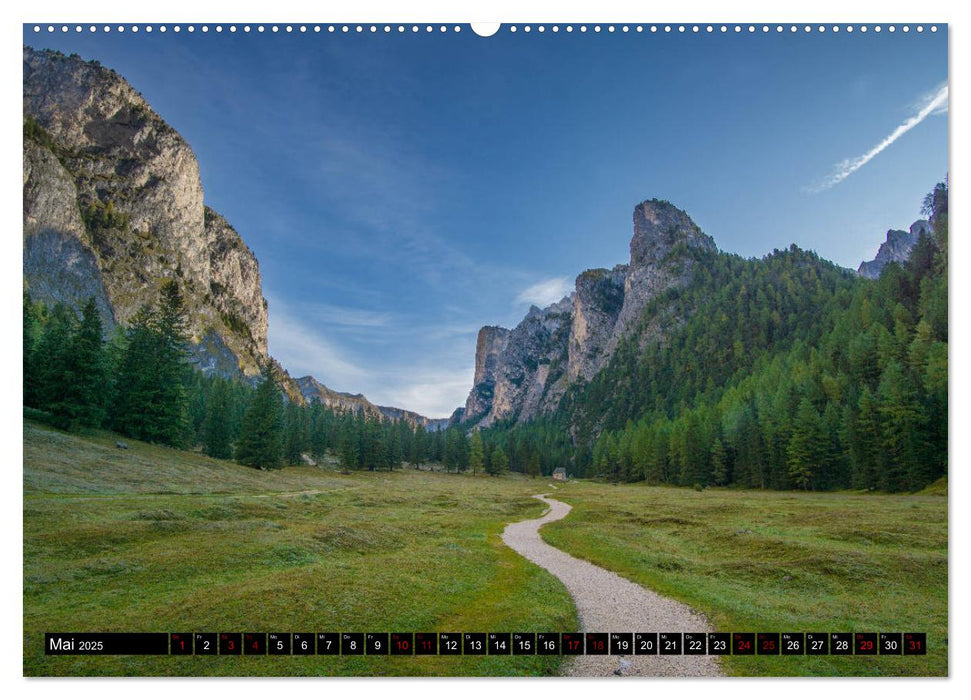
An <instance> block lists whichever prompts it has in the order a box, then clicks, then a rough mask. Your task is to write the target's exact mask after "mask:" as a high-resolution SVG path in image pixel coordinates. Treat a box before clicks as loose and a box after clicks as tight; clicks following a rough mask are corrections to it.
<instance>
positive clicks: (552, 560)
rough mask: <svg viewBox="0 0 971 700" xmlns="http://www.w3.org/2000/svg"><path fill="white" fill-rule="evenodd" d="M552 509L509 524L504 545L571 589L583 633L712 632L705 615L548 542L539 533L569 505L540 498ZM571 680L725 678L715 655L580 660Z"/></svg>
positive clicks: (568, 669)
mask: <svg viewBox="0 0 971 700" xmlns="http://www.w3.org/2000/svg"><path fill="white" fill-rule="evenodd" d="M534 498H538V499H539V500H541V501H543V503H545V504H546V505H548V506H549V507H550V509H549V511H547V512H546V513H545V514H544V515H543V516H542V517H540V518H537V519H535V520H524V521H522V522H518V523H512V524H511V525H507V526H506V529H505V530H504V531H503V533H502V541H503V542H505V543H506V544H507V545H508V546H509V547H511V548H512V549H514V550H516V551H517V552H518V553H519V554H521V555H522V556H524V557H526V558H527V559H529V560H530V561H531V562H533V563H535V564H538V565H539V566H542V567H543V568H544V569H546V570H547V571H549V572H550V573H551V574H553V575H554V576H556V577H557V578H558V579H560V581H562V582H563V585H564V586H566V588H567V590H568V591H569V592H570V595H571V596H573V601H574V603H576V606H577V614H578V616H579V618H580V627H581V631H582V632H711V631H713V630H712V628H711V626H710V625H709V624H708V621H707V620H706V619H705V617H704V616H703V615H701V614H699V613H697V612H695V611H693V610H692V609H691V608H689V607H688V606H687V605H684V604H682V603H678V602H677V601H674V600H671V599H670V598H664V597H663V596H659V595H658V594H657V593H654V592H653V591H649V590H647V589H646V588H643V587H642V586H639V585H637V584H636V583H632V582H631V581H628V580H627V579H625V578H621V577H620V576H618V575H617V574H615V573H613V572H611V571H607V570H606V569H602V568H600V567H599V566H596V565H594V564H591V563H590V562H587V561H583V560H582V559H577V558H576V557H573V556H570V555H569V554H567V553H566V552H563V551H561V550H559V549H557V548H556V547H553V546H551V545H548V544H546V542H544V541H543V539H542V538H541V537H540V536H539V529H540V527H542V526H543V525H545V524H546V523H551V522H553V521H555V520H562V519H563V518H565V517H566V516H567V513H569V512H570V510H571V507H570V506H569V505H567V504H566V503H563V502H561V501H557V500H555V499H552V498H547V497H546V494H542V495H536V496H534ZM564 675H567V676H612V675H618V676H720V675H722V672H721V668H720V667H719V666H718V663H717V662H716V661H715V657H712V656H657V655H652V656H633V655H631V656H575V657H573V658H571V659H570V660H569V661H568V662H567V663H566V665H565V666H564Z"/></svg>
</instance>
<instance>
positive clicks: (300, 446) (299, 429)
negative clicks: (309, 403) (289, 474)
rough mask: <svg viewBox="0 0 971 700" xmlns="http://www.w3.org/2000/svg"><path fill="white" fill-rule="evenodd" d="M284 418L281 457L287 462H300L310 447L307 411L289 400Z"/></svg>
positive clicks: (295, 463) (292, 463)
mask: <svg viewBox="0 0 971 700" xmlns="http://www.w3.org/2000/svg"><path fill="white" fill-rule="evenodd" d="M286 418H287V420H286V424H287V427H286V437H285V439H284V449H283V453H284V454H283V457H284V460H285V461H286V463H287V464H290V465H297V464H301V463H302V462H303V453H304V452H306V451H307V450H309V449H310V425H309V421H308V416H307V412H306V411H305V410H304V409H303V408H301V407H300V406H297V405H296V404H295V403H292V402H291V403H290V404H288V405H287V409H286Z"/></svg>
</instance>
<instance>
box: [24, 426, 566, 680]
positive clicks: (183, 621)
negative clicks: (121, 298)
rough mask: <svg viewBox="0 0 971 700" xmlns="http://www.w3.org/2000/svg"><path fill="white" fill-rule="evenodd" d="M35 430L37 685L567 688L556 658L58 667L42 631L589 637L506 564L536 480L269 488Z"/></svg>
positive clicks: (397, 476) (29, 608)
mask: <svg viewBox="0 0 971 700" xmlns="http://www.w3.org/2000/svg"><path fill="white" fill-rule="evenodd" d="M115 440H116V437H115V436H113V435H110V434H107V433H105V434H102V435H96V436H91V437H77V436H74V435H68V434H65V433H60V432H57V431H54V430H51V429H49V428H46V427H43V426H40V425H37V424H33V423H30V422H26V423H25V425H24V673H25V674H26V675H29V676H37V675H58V676H60V675H71V676H74V675H126V676H127V675H135V676H152V675H180V676H193V675H204V676H205V675H213V676H219V675H227V676H240V675H271V676H272V675H281V676H288V675H325V676H328V675H341V676H386V675H444V676H453V675H529V676H531V675H551V674H555V673H556V671H557V669H558V667H559V664H560V659H559V658H554V657H545V656H544V657H532V658H529V657H513V658H504V657H471V656H469V657H446V656H442V657H425V656H422V657H410V658H409V657H389V656H384V657H380V656H372V657H327V656H310V657H296V656H295V657H286V658H283V657H228V656H227V657H203V656H196V657H177V656H171V657H149V656H146V657H139V656H116V657H106V656H105V657H90V656H88V657H85V656H72V657H50V656H45V655H44V653H43V633H44V632H54V631H59V632H80V631H132V632H139V631H145V632H149V631H153V632H159V631H166V632H178V631H183V632H185V631H189V632H203V631H208V632H229V631H235V632H246V631H251V632H252V631H260V632H274V631H278V632H300V631H307V632H318V631H319V632H325V631H335V632H351V631H355V632H412V631H427V632H436V631H441V632H446V631H454V632H461V631H485V632H489V631H493V632H498V631H530V630H546V631H555V630H570V629H574V630H575V629H577V627H578V624H577V621H576V616H575V610H574V607H573V603H572V601H571V599H570V597H569V595H568V594H567V592H566V589H565V588H563V586H562V585H561V584H560V583H559V581H557V580H556V579H555V578H553V577H552V576H550V575H549V574H547V573H546V572H545V571H544V570H542V569H540V568H538V567H536V566H533V565H532V564H530V563H529V562H527V561H526V560H525V559H523V558H521V557H520V556H519V555H517V554H516V553H515V552H513V551H511V550H509V549H508V548H506V547H505V546H504V545H503V544H502V542H501V540H500V537H499V535H500V533H501V532H502V528H503V527H504V526H505V524H506V523H507V522H510V521H515V520H523V519H526V518H530V517H538V516H539V515H540V513H541V512H542V510H543V505H542V504H541V503H539V502H538V501H536V500H535V499H533V498H530V495H531V494H533V493H535V492H536V491H537V482H536V481H534V480H532V479H526V478H504V479H494V478H488V477H475V478H474V477H472V476H462V475H454V474H437V473H428V472H415V471H413V470H409V471H396V472H393V473H388V472H382V473H367V472H358V473H351V474H348V475H342V474H340V473H339V472H338V471H334V470H330V469H319V468H316V467H290V468H287V469H283V470H279V471H270V472H262V471H258V470H254V469H251V468H248V467H241V466H238V465H236V464H233V463H231V462H221V461H218V460H212V459H209V458H207V457H204V456H202V455H198V454H193V453H188V452H180V451H176V450H171V449H167V448H162V447H155V446H151V445H146V444H143V443H139V442H136V441H133V440H129V441H127V443H128V445H129V449H127V450H120V449H118V448H116V447H115Z"/></svg>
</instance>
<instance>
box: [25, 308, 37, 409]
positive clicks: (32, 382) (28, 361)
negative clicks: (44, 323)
mask: <svg viewBox="0 0 971 700" xmlns="http://www.w3.org/2000/svg"><path fill="white" fill-rule="evenodd" d="M23 314H24V329H23V330H24V405H25V406H33V407H34V408H37V407H38V406H39V405H40V397H39V389H38V386H37V383H38V378H37V360H36V354H37V344H38V342H39V340H40V337H41V329H40V325H41V313H40V309H39V308H38V306H37V305H36V304H34V302H32V301H31V299H30V295H29V294H27V292H24V308H23Z"/></svg>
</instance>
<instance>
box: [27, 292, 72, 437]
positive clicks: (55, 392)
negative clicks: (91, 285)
mask: <svg viewBox="0 0 971 700" xmlns="http://www.w3.org/2000/svg"><path fill="white" fill-rule="evenodd" d="M76 321H77V319H76V318H75V316H74V313H73V312H72V311H71V310H70V309H69V308H68V307H67V306H65V305H64V304H62V303H57V304H55V305H54V308H53V309H51V313H50V316H49V317H48V320H47V326H46V328H45V329H44V333H43V335H42V336H41V338H40V342H39V343H38V344H37V351H36V354H35V356H34V361H35V363H36V367H37V371H36V377H37V394H38V404H39V405H40V407H41V408H44V409H46V410H48V411H50V412H51V413H52V414H53V415H54V418H55V425H56V426H57V427H59V428H64V429H66V428H68V427H70V418H69V414H68V410H67V408H66V406H65V392H66V391H67V388H68V387H69V386H70V385H71V381H72V376H71V367H70V364H71V363H70V355H71V343H72V334H73V333H74V326H75V323H76Z"/></svg>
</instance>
